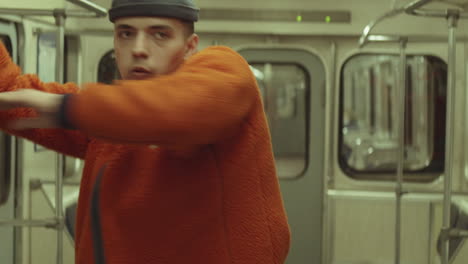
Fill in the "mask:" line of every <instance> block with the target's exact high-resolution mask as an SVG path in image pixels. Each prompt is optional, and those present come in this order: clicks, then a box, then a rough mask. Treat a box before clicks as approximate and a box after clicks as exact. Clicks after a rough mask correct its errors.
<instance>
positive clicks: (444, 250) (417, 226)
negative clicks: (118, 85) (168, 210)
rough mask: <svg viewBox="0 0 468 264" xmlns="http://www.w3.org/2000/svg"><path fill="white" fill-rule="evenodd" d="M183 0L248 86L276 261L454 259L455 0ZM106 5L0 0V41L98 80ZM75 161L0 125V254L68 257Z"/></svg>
mask: <svg viewBox="0 0 468 264" xmlns="http://www.w3.org/2000/svg"><path fill="white" fill-rule="evenodd" d="M195 3H196V5H197V6H198V7H199V8H200V21H199V22H197V23H196V24H195V32H196V33H197V34H198V36H199V37H200V43H199V49H200V50H202V49H204V48H207V47H210V46H216V45H222V46H228V47H230V48H232V49H234V50H235V51H237V52H238V53H239V54H240V55H242V56H243V58H244V59H245V60H246V61H247V62H248V63H249V65H250V69H251V70H252V72H253V74H254V76H255V78H256V81H257V84H258V87H259V89H260V92H261V95H262V100H263V105H264V110H265V113H266V116H267V121H268V125H269V129H270V134H271V138H272V145H273V152H274V158H275V162H276V170H277V176H278V179H279V183H280V189H281V193H282V196H283V200H284V206H285V209H286V213H287V217H288V223H289V226H290V229H291V246H290V250H289V254H288V257H287V260H286V263H287V264H319V263H322V264H390V263H392V264H400V263H402V264H403V263H405V264H406V263H408V264H438V263H442V264H449V263H450V264H461V263H468V243H465V242H466V240H467V238H468V120H466V117H467V116H468V107H467V105H468V67H467V66H468V0H326V1H325V0H314V1H310V0H289V1H279V0H237V1H231V0H229V1H228V0H195ZM110 7H111V0H42V1H37V0H19V1H13V0H1V1H0V40H1V41H2V42H3V44H4V45H5V47H6V48H7V49H8V51H9V53H10V56H11V58H12V60H13V61H14V62H15V63H16V64H17V65H19V66H20V67H21V69H22V72H23V73H28V74H37V75H38V76H39V78H40V79H41V80H42V81H43V82H60V83H63V82H74V83H77V84H79V85H81V84H85V83H91V82H100V83H108V84H111V83H113V81H114V80H118V79H119V78H120V76H119V73H118V70H117V68H116V64H115V56H114V50H113V27H112V24H111V23H110V22H109V20H108V17H107V15H108V10H109V8H110ZM1 70H2V69H0V71H1ZM1 81H2V80H0V82H1ZM83 165H84V162H83V161H82V160H79V159H76V158H72V157H69V156H64V155H62V154H59V153H57V152H54V151H52V150H48V149H47V148H44V147H43V146H41V145H38V144H35V143H33V142H31V141H28V140H26V139H23V138H20V137H14V136H11V135H9V134H7V133H5V132H1V133H0V263H1V264H46V263H47V264H51V263H57V264H61V263H74V260H75V251H74V247H75V244H74V234H75V229H74V226H75V214H76V206H77V205H76V204H77V199H78V196H79V188H80V179H81V176H82V171H83ZM206 246H207V247H209V246H210V245H206Z"/></svg>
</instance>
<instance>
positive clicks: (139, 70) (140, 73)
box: [130, 67, 153, 79]
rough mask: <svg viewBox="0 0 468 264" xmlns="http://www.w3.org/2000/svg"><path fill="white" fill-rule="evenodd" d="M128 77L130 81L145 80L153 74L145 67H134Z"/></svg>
mask: <svg viewBox="0 0 468 264" xmlns="http://www.w3.org/2000/svg"><path fill="white" fill-rule="evenodd" d="M130 76H131V77H132V79H146V78H148V77H151V76H153V72H152V71H150V70H149V69H147V68H145V67H134V68H133V69H132V70H131V71H130Z"/></svg>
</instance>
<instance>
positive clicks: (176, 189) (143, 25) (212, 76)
mask: <svg viewBox="0 0 468 264" xmlns="http://www.w3.org/2000/svg"><path fill="white" fill-rule="evenodd" d="M109 17H110V20H111V21H112V22H113V23H114V25H115V35H114V46H115V54H116V60H117V64H118V68H119V71H120V73H121V76H122V78H123V80H121V81H116V82H115V83H114V84H113V85H104V84H96V83H94V84H88V85H85V87H84V89H83V90H80V91H78V87H77V86H76V85H75V84H71V83H68V84H64V85H61V84H57V83H41V82H40V81H39V80H38V78H37V77H36V76H35V75H20V70H19V69H18V67H17V66H16V65H14V64H13V63H12V62H11V60H10V59H9V57H8V55H7V53H6V51H5V49H4V47H3V46H1V47H0V80H2V81H1V82H0V91H2V92H3V93H1V94H0V108H1V109H3V110H4V111H1V112H0V121H1V122H0V125H1V126H2V127H3V128H4V129H5V130H7V131H8V132H9V133H12V134H15V135H18V136H22V137H25V138H28V139H31V140H33V141H35V142H37V143H39V144H42V145H44V146H46V147H48V148H51V149H54V150H56V151H59V152H61V153H64V154H67V155H72V156H75V157H79V158H82V159H84V160H85V168H84V173H83V178H82V182H81V190H80V198H79V201H78V215H77V227H76V263H78V264H89V263H96V264H100V263H112V264H119V263H126V264H127V263H142V264H143V263H144V264H146V263H155V264H156V263H157V264H159V263H167V264H172V263H174V264H187V263H203V264H215V263H216V264H222V263H229V264H235V263H238V264H254V263H255V264H260V263H265V264H279V263H284V261H285V258H286V256H287V252H288V249H289V236H290V233H289V227H288V224H287V220H286V215H285V211H284V207H283V202H282V199H281V194H280V190H279V185H278V180H277V177H276V174H275V166H274V159H273V154H272V150H271V142H270V136H269V132H268V127H267V123H266V121H265V115H264V112H263V106H262V103H261V99H260V94H259V90H258V88H257V85H256V81H255V78H254V76H253V75H252V73H251V71H250V69H249V66H248V64H247V63H246V61H245V60H244V59H243V58H242V57H241V56H240V55H239V54H237V53H235V52H234V51H232V50H231V49H229V48H227V47H210V48H207V49H205V50H203V51H200V52H197V46H198V36H197V35H196V34H194V33H193V22H195V21H197V19H198V9H197V8H195V6H194V5H193V3H192V1H191V0H141V1H130V0H114V1H113V4H112V8H111V9H110V11H109ZM20 89H25V90H20ZM18 90H19V91H18ZM63 94H67V95H63ZM19 107H22V108H19Z"/></svg>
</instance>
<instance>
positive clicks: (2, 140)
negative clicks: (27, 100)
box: [0, 21, 18, 264]
mask: <svg viewBox="0 0 468 264" xmlns="http://www.w3.org/2000/svg"><path fill="white" fill-rule="evenodd" d="M16 34H17V33H16V28H15V25H14V23H9V22H3V21H0V41H2V42H3V43H4V45H5V47H6V48H7V50H8V52H9V53H10V55H11V57H12V58H13V61H15V62H16V63H17V59H16V58H17V57H18V50H17V47H18V43H17V35H16ZM13 144H14V140H13V137H11V136H9V135H7V134H5V133H3V132H0V219H13V218H14V217H15V174H14V171H15V170H14V151H13V150H14V147H13ZM14 232H15V231H14V228H13V227H9V226H0V263H2V264H13V263H14V243H12V242H13V241H15V239H14V238H15V235H14Z"/></svg>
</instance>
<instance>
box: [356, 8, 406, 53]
mask: <svg viewBox="0 0 468 264" xmlns="http://www.w3.org/2000/svg"><path fill="white" fill-rule="evenodd" d="M404 12H405V8H404V7H402V8H397V9H393V10H391V11H389V12H387V13H385V14H383V15H382V16H380V17H378V18H377V19H375V20H374V21H371V22H370V23H369V24H368V25H367V26H366V27H365V28H364V30H363V32H362V35H361V37H360V38H359V47H360V48H362V47H363V46H364V45H366V43H367V42H368V40H369V35H370V32H371V31H372V29H373V28H374V27H375V26H377V24H378V23H380V22H381V21H382V20H384V19H387V18H389V17H393V16H396V15H399V14H402V13H404Z"/></svg>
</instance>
